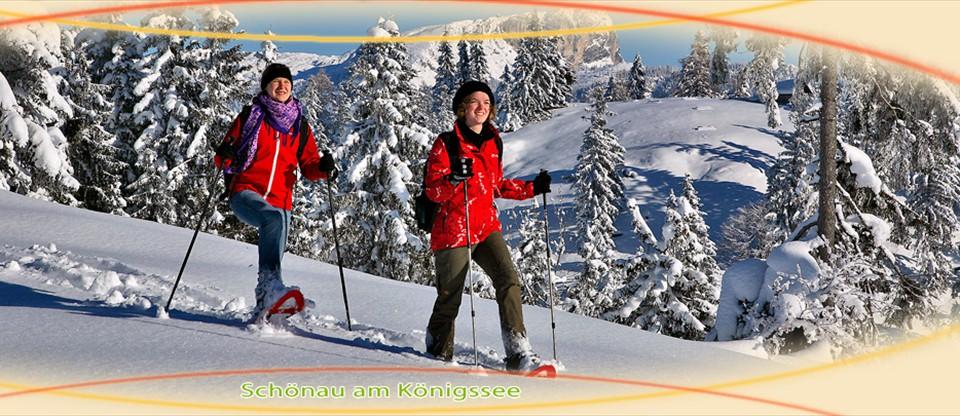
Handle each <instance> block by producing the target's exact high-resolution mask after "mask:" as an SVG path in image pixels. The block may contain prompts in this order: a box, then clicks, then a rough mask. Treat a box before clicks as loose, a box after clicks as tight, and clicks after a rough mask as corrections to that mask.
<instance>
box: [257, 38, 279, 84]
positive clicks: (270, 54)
mask: <svg viewBox="0 0 960 416" xmlns="http://www.w3.org/2000/svg"><path fill="white" fill-rule="evenodd" d="M263 33H264V34H265V35H267V36H273V35H274V33H273V32H272V31H269V30H268V31H266V32H263ZM279 54H280V49H279V48H277V44H275V43H273V41H272V40H270V39H267V40H264V41H263V42H260V50H258V51H257V52H256V54H255V55H254V56H256V57H257V67H256V71H257V72H256V73H258V74H259V73H262V72H263V70H264V69H265V68H266V67H267V65H270V64H272V63H274V62H277V58H278V57H279Z"/></svg>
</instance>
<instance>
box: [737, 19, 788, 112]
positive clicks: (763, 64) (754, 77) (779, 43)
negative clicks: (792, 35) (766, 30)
mask: <svg viewBox="0 0 960 416" xmlns="http://www.w3.org/2000/svg"><path fill="white" fill-rule="evenodd" d="M785 45H786V40H785V39H783V38H778V37H771V36H767V35H763V34H757V35H754V36H753V37H752V38H750V39H747V42H746V46H747V49H748V50H749V51H750V52H753V60H751V61H750V63H749V64H748V65H747V67H746V68H745V71H747V72H746V74H745V76H746V78H747V79H748V80H749V83H750V84H751V85H752V86H753V90H754V91H755V92H756V93H757V95H758V96H759V97H760V101H761V102H763V103H764V104H766V106H767V125H768V126H770V128H774V129H775V128H779V127H780V125H782V124H783V122H782V121H780V107H779V106H778V105H777V96H778V95H779V92H778V91H777V77H776V72H777V69H778V68H779V67H780V66H782V65H783V47H784V46H785Z"/></svg>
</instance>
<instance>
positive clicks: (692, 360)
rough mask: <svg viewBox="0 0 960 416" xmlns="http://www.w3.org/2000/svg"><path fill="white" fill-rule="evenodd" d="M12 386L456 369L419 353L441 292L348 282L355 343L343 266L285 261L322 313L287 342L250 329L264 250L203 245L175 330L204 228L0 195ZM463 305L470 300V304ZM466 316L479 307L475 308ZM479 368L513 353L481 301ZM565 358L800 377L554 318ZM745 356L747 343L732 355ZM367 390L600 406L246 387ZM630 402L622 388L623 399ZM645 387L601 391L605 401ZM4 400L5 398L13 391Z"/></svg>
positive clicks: (318, 380)
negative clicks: (186, 258) (226, 373)
mask: <svg viewBox="0 0 960 416" xmlns="http://www.w3.org/2000/svg"><path fill="white" fill-rule="evenodd" d="M0 212H3V214H4V215H3V216H2V217H0V235H2V236H3V237H2V242H0V317H2V319H0V333H2V334H4V337H3V340H2V341H0V368H2V372H0V373H2V380H0V385H7V386H9V385H10V383H12V384H16V385H21V386H23V385H30V386H42V385H55V384H63V383H72V382H78V381H87V380H98V379H106V378H115V377H128V376H139V375H147V374H165V373H177V372H189V371H210V370H226V369H249V368H273V367H327V366H359V367H370V366H386V367H427V368H449V367H444V364H441V363H438V362H436V361H433V360H431V359H429V358H427V357H425V356H424V355H423V353H422V348H423V347H422V336H423V332H422V329H423V328H424V326H425V324H426V321H427V318H428V316H429V313H430V309H431V306H432V302H433V298H434V292H433V291H434V289H433V288H429V287H423V286H417V285H413V284H406V283H400V282H396V281H392V280H387V279H382V278H378V277H374V276H370V275H366V274H362V273H357V272H353V271H347V275H346V276H347V282H346V283H347V288H348V291H349V294H350V306H351V314H352V318H354V321H355V323H354V325H353V326H354V330H353V331H352V332H351V331H347V330H346V329H345V324H344V321H343V319H344V311H343V305H342V301H341V294H340V288H339V286H340V283H339V279H338V275H337V270H336V267H335V266H332V265H329V264H324V263H319V262H315V261H311V260H307V259H303V258H299V257H296V256H292V255H288V256H287V257H286V258H285V259H284V271H285V276H286V280H287V282H288V283H290V284H295V285H299V286H300V287H302V288H303V290H304V292H305V294H306V295H307V296H308V297H310V298H312V299H314V300H315V301H316V304H317V306H316V308H314V309H312V310H308V312H307V314H306V318H305V319H304V320H302V321H300V322H298V323H297V325H296V327H297V328H296V329H294V330H293V331H292V333H290V334H274V335H265V334H258V333H253V332H250V331H248V330H247V329H245V327H244V326H243V325H242V324H241V319H242V317H243V314H244V312H246V308H248V307H249V304H250V299H251V298H252V291H253V286H254V279H255V275H256V272H255V269H254V266H253V265H254V264H255V263H256V248H255V247H254V246H251V245H247V244H242V243H238V242H235V241H231V240H226V239H223V238H220V237H215V236H211V235H206V234H202V235H201V237H200V238H199V240H198V242H197V245H196V247H195V250H194V253H193V257H192V259H191V262H190V264H189V266H188V267H187V270H186V273H185V277H184V281H183V283H182V284H181V288H180V290H179V291H178V293H177V296H176V298H175V299H174V306H173V308H174V310H173V312H172V313H171V316H170V318H169V319H159V318H156V317H155V313H156V308H157V305H158V304H162V303H163V302H164V301H165V300H166V296H167V295H168V293H169V289H170V286H171V282H172V280H173V278H174V277H175V275H176V271H177V269H178V267H179V264H180V261H181V258H182V255H183V251H184V250H185V248H186V246H187V244H188V242H189V239H190V235H191V232H192V231H191V230H187V229H180V228H175V227H171V226H166V225H160V224H156V223H151V222H146V221H141V220H135V219H129V218H120V217H115V216H110V215H105V214H100V213H95V212H90V211H85V210H80V209H74V208H68V207H64V206H60V205H56V204H51V203H47V202H42V201H38V200H34V199H30V198H26V197H23V196H20V195H16V194H12V193H9V192H0ZM464 303H465V304H466V303H467V301H466V300H465V301H464ZM464 308H466V305H465V306H464ZM477 311H478V312H477V314H478V327H477V339H478V344H479V347H480V351H481V359H482V360H484V361H485V362H487V363H493V362H494V361H496V360H498V359H499V358H500V355H501V354H502V352H501V351H502V346H501V343H500V335H499V328H498V325H497V319H496V316H497V312H496V305H495V303H493V302H492V301H489V300H478V303H477ZM525 314H526V323H527V326H528V328H529V332H530V336H531V338H532V341H533V344H534V346H535V347H536V348H537V349H538V350H539V351H540V352H541V353H542V354H543V355H544V356H545V357H549V356H550V355H551V352H550V350H551V349H550V331H549V313H548V311H547V310H544V309H542V308H534V307H525ZM458 328H459V332H458V337H457V359H458V360H459V361H461V362H462V363H463V364H462V365H461V367H460V368H463V365H467V363H469V362H471V360H472V357H473V351H472V348H471V346H470V345H471V344H470V331H469V328H470V321H469V313H466V312H463V313H461V316H460V319H459V321H458ZM557 328H558V332H557V335H558V352H559V355H560V359H561V361H562V362H563V364H564V365H565V366H566V369H567V372H568V373H569V374H590V375H602V376H607V377H619V378H627V379H633V380H653V381H658V382H667V383H674V384H681V385H682V384H700V383H710V382H714V381H718V380H727V379H730V378H739V377H743V376H746V375H749V374H757V373H767V372H772V371H778V370H782V369H786V368H788V367H787V366H784V365H782V364H777V363H773V362H769V361H766V360H760V359H757V358H753V357H750V356H748V355H744V354H740V353H736V352H730V351H727V350H725V349H723V348H718V347H717V346H715V345H713V344H709V343H702V342H690V341H682V340H677V339H673V338H668V337H663V336H658V335H654V334H651V333H647V332H644V331H640V330H636V329H631V328H627V327H623V326H619V325H614V324H610V323H606V322H602V321H598V320H593V319H588V318H584V317H580V316H575V315H570V314H567V313H562V312H558V313H557ZM731 347H735V346H731ZM247 379H249V380H253V381H258V380H259V381H263V382H266V381H267V380H272V381H275V382H284V383H286V382H299V383H312V384H324V383H326V384H330V383H337V384H340V385H347V386H350V385H365V384H369V383H371V382H376V383H380V384H390V383H395V382H418V381H422V382H428V383H442V382H445V381H453V382H460V383H477V382H482V383H486V384H491V383H493V384H501V383H509V384H511V385H514V384H515V385H519V386H522V387H523V388H524V399H525V400H531V401H537V400H550V399H558V398H561V397H562V398H570V397H579V396H578V395H587V396H589V394H588V393H587V391H588V390H589V389H587V390H584V389H583V388H582V386H578V385H577V384H576V383H572V382H566V381H563V382H561V381H557V382H556V383H554V384H544V382H543V381H538V380H533V379H522V378H517V377H511V378H509V379H504V377H501V376H493V377H490V378H480V381H477V379H478V377H476V376H465V375H457V374H439V375H429V374H411V373H409V372H405V371H397V372H386V373H313V374H299V375H297V374H283V375H274V376H269V377H268V376H248V377H246V378H244V379H243V380H247ZM241 381H242V380H241V379H239V378H235V377H218V378H205V379H190V380H176V381H165V382H144V383H135V384H124V385H112V386H104V387H93V388H87V389H84V390H83V391H84V392H90V393H94V394H97V393H107V392H109V393H110V394H120V395H133V396H138V397H143V396H146V397H153V398H159V397H164V398H170V397H176V398H178V399H183V400H186V399H189V398H198V397H202V398H203V399H204V400H214V401H218V402H226V403H231V402H235V401H237V399H238V397H239V394H240V393H239V387H238V386H239V384H240V383H241ZM624 389H625V390H624ZM636 389H637V387H628V386H613V387H609V388H607V387H604V391H605V392H607V393H614V392H617V391H621V390H624V391H636ZM0 393H2V390H0Z"/></svg>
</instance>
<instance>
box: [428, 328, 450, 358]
mask: <svg viewBox="0 0 960 416" xmlns="http://www.w3.org/2000/svg"><path fill="white" fill-rule="evenodd" d="M423 341H424V344H426V346H427V354H429V355H431V356H433V358H436V359H438V360H442V361H453V337H450V340H449V341H448V342H446V343H445V344H443V345H441V342H440V340H439V339H437V338H436V337H434V336H433V335H432V334H431V333H430V330H429V329H428V330H427V333H426V335H424V340H423Z"/></svg>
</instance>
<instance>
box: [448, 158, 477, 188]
mask: <svg viewBox="0 0 960 416" xmlns="http://www.w3.org/2000/svg"><path fill="white" fill-rule="evenodd" d="M472 177H473V159H470V158H466V157H462V158H460V159H457V160H454V161H453V164H452V165H450V176H448V178H449V179H450V182H454V183H456V182H462V181H465V180H467V179H470V178H472Z"/></svg>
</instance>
